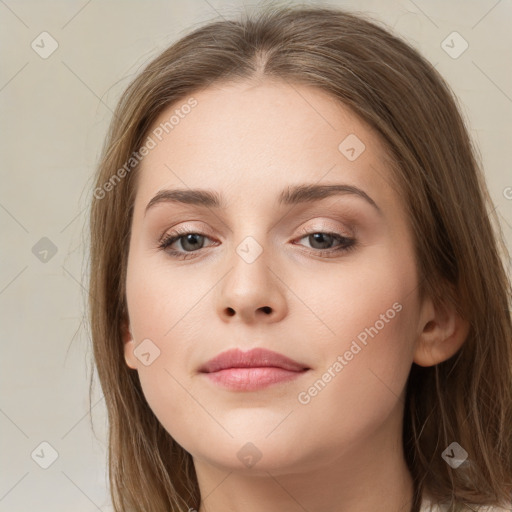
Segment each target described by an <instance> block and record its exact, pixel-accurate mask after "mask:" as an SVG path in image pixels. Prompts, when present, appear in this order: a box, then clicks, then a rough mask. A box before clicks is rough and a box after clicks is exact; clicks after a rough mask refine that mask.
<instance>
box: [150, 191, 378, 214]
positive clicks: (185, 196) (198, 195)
mask: <svg viewBox="0 0 512 512" xmlns="http://www.w3.org/2000/svg"><path fill="white" fill-rule="evenodd" d="M334 195H355V196H357V197H360V198H362V199H364V200H365V201H366V202H367V203H369V204H370V205H371V206H373V207H374V208H375V209H376V210H377V211H378V213H379V214H381V215H382V210H381V209H380V208H379V206H378V205H377V203H376V202H375V201H374V200H373V199H372V198H371V197H370V196H369V195H368V194H367V193H366V192H365V191H364V190H361V189H360V188H358V187H355V186H353V185H345V184H335V185H315V184H301V185H294V186H291V187H288V188H286V189H284V190H283V191H282V192H281V194H280V195H279V197H278V204H279V205H296V204H300V203H310V202H314V201H320V200H322V199H325V198H327V197H331V196H334ZM160 203H178V204H191V205H197V206H204V207H206V208H216V209H224V210H225V209H226V202H225V201H224V198H223V197H222V196H221V195H219V194H218V193H217V192H214V191H211V190H206V189H190V188H189V189H174V190H168V189H166V190H160V191H159V192H158V193H157V194H156V195H155V196H154V197H153V199H151V201H149V203H148V204H147V206H146V210H145V212H144V215H146V213H147V212H148V210H149V209H150V208H152V207H154V206H155V205H157V204H160Z"/></svg>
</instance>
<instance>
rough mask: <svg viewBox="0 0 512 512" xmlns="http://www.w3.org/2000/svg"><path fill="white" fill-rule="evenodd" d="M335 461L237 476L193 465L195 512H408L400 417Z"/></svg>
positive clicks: (409, 496) (409, 480)
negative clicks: (197, 502)
mask: <svg viewBox="0 0 512 512" xmlns="http://www.w3.org/2000/svg"><path fill="white" fill-rule="evenodd" d="M381 427H382V428H381V429H380V430H379V431H378V432H373V434H372V435H371V436H370V437H371V439H368V438H365V439H361V440H360V441H358V442H357V443H351V446H350V447H349V448H348V449H346V450H344V451H343V453H342V454H341V455H340V456H339V457H330V458H329V463H328V464H326V463H325V461H326V459H325V458H323V459H322V461H321V462H317V463H316V464H315V463H305V464H303V465H301V467H294V468H288V469H287V470H283V469H282V468H281V470H280V469H279V468H277V469H276V468H270V469H268V470H265V469H260V470H259V472H258V473H256V472H254V469H255V468H256V467H257V465H256V466H254V468H253V470H252V471H253V472H252V473H251V472H248V471H245V472H241V471H239V470H237V469H234V468H218V467H215V466H214V465H212V464H210V463H208V462H205V461H204V460H202V461H199V460H196V459H194V465H195V468H196V474H197V477H198V483H199V488H200V491H201V496H202V500H201V506H200V508H199V511H198V512H267V511H268V510H286V511H288V512H305V511H307V512H367V511H368V510H379V512H396V511H400V512H409V511H410V510H411V509H412V504H413V494H414V487H413V481H412V477H411V474H410V472H409V470H408V468H407V465H406V462H405V459H404V454H403V447H402V435H401V432H402V417H401V415H398V414H392V415H391V416H390V417H389V418H388V421H387V422H386V423H385V424H384V425H381Z"/></svg>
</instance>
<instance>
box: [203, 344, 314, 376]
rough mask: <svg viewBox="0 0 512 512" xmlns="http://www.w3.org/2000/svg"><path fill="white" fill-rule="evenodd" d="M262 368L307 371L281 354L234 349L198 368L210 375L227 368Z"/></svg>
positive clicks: (269, 351) (257, 349)
mask: <svg viewBox="0 0 512 512" xmlns="http://www.w3.org/2000/svg"><path fill="white" fill-rule="evenodd" d="M262 366H271V367H276V368H283V369H285V370H289V371H293V372H300V371H302V370H308V369H309V368H308V367H307V366H305V365H303V364H301V363H299V362H297V361H294V360H293V359H290V358H289V357H286V356H285V355H283V354H278V353H277V352H273V351H271V350H267V349H264V348H253V349H252V350H249V351H248V352H242V351H241V350H240V349H237V348H235V349H231V350H226V351H225V352H221V353H220V354H219V355H217V356H216V357H214V358H213V359H210V360H209V361H208V362H206V363H205V364H204V365H203V366H201V367H200V368H199V372H201V373H212V372H217V371H220V370H225V369H227V368H259V367H262Z"/></svg>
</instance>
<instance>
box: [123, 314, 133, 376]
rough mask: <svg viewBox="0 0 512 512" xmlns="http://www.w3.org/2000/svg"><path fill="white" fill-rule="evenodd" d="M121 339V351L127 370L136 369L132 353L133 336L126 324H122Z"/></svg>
mask: <svg viewBox="0 0 512 512" xmlns="http://www.w3.org/2000/svg"><path fill="white" fill-rule="evenodd" d="M121 330H122V338H123V350H124V360H125V361H126V364H127V365H128V367H129V368H131V369H132V370H136V369H137V358H136V357H135V354H134V353H133V350H134V349H135V340H134V339H133V335H132V333H131V329H130V325H129V324H128V322H126V321H125V322H123V325H122V328H121Z"/></svg>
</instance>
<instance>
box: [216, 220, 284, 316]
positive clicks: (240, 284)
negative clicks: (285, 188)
mask: <svg viewBox="0 0 512 512" xmlns="http://www.w3.org/2000/svg"><path fill="white" fill-rule="evenodd" d="M231 236H232V240H233V245H232V248H233V251H232V253H231V255H230V257H229V258H228V262H227V265H228V266H229V268H230V270H229V272H228V274H227V275H226V276H225V279H224V280H223V282H222V284H221V287H220V293H219V299H218V300H219V304H218V306H219V312H220V314H221V315H227V316H239V317H240V318H241V319H243V320H245V321H254V320H255V319H256V317H257V315H262V316H264V317H265V318H267V317H271V318H273V319H276V318H280V317H281V316H282V315H283V314H284V313H285V311H284V310H285V297H284V293H283V289H282V286H281V281H280V280H279V279H278V278H277V277H276V271H275V269H274V268H273V267H278V266H279V265H278V264H276V263H272V262H271V254H272V252H273V251H272V249H271V247H270V237H269V236H268V225H267V224H266V222H264V221H263V220H262V218H261V217H259V218H255V217H251V216H250V215H248V214H247V215H244V216H241V217H239V218H238V219H237V222H236V223H235V224H234V225H233V231H232V233H231Z"/></svg>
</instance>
